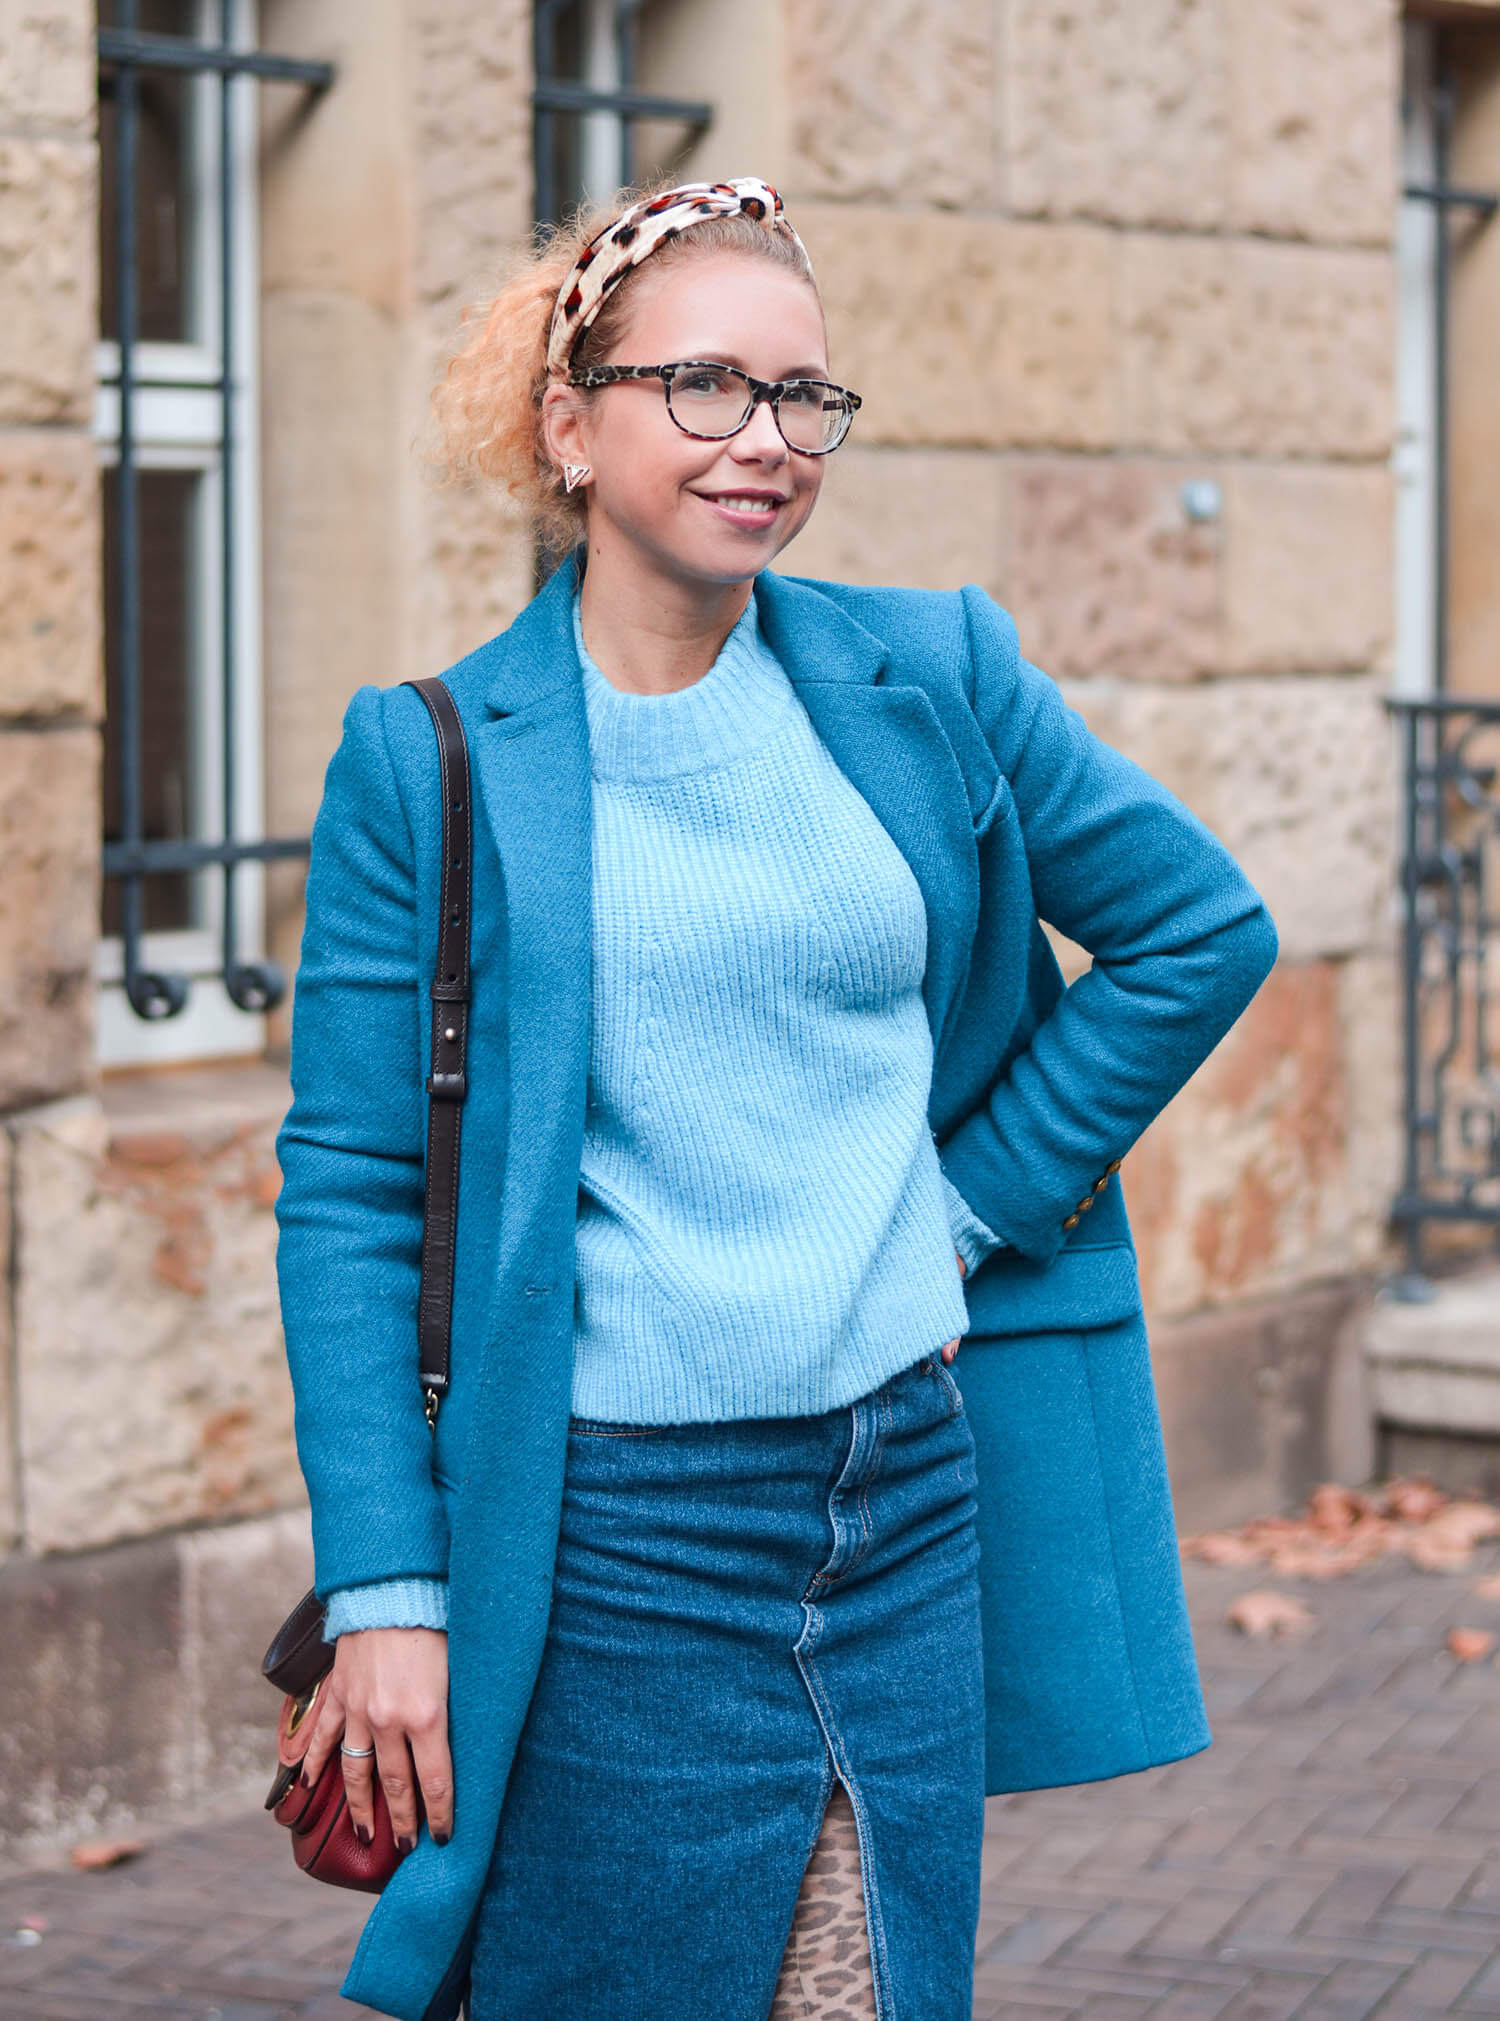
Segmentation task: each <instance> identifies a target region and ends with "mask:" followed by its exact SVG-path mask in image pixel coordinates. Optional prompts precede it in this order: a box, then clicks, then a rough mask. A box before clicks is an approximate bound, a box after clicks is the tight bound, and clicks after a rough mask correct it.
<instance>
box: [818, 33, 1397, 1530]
mask: <svg viewBox="0 0 1500 2021" xmlns="http://www.w3.org/2000/svg"><path fill="white" fill-rule="evenodd" d="M912 13H913V10H912V9H911V8H909V7H907V6H904V5H899V4H894V0H893V4H891V5H888V6H887V5H881V6H877V7H874V8H871V7H869V6H867V5H863V6H860V7H859V8H857V9H856V8H854V7H852V6H849V7H846V6H842V5H825V6H823V7H820V8H817V9H807V8H803V7H792V8H790V9H789V11H788V13H787V15H786V17H785V18H786V24H787V25H786V30H785V33H786V37H787V42H788V47H789V50H790V51H791V54H792V60H791V61H789V63H788V69H787V74H788V76H789V78H790V79H791V80H792V84H791V90H792V94H793V104H792V113H791V117H790V120H789V122H788V124H789V132H790V136H791V140H790V150H789V158H788V160H787V161H786V164H785V166H784V168H783V176H784V185H783V186H784V188H785V191H786V194H787V198H788V203H789V206H791V207H792V208H793V211H794V215H795V217H796V219H797V222H798V226H799V229H801V231H802V232H803V234H804V236H805V237H806V239H807V241H808V244H809V247H810V250H811V252H812V254H813V258H814V261H815V263H816V265H817V268H818V271H819V275H820V278H821V280H822V282H823V286H824V289H825V293H826V296H827V301H828V309H829V321H830V332H831V338H832V344H833V357H834V363H835V369H836V371H837V372H838V374H839V375H840V376H841V377H845V378H847V380H848V382H849V383H850V384H851V385H854V386H856V387H858V389H859V390H860V392H861V393H862V394H863V395H864V396H865V405H864V407H863V409H862V410H861V413H860V416H859V421H858V424H857V431H856V439H855V442H854V443H853V444H851V446H850V448H849V449H848V450H847V451H844V452H841V454H840V456H839V458H837V459H836V460H835V466H834V467H833V468H831V470H830V473H829V482H828V485H827V489H826V492H825V496H824V499H823V501H822V503H821V505H820V508H819V517H818V519H817V520H815V521H814V523H813V524H812V526H811V527H810V528H809V530H808V533H807V534H806V536H805V537H804V538H803V540H802V541H801V542H800V543H799V546H798V548H797V549H796V550H795V551H794V554H793V555H792V556H789V557H788V561H789V564H790V565H792V566H795V567H797V568H800V569H805V570H806V571H808V572H809V573H821V572H826V573H829V574H838V575H847V576H852V577H855V578H859V579H864V580H870V581H900V580H906V581H917V582H923V583H927V584H930V585H932V586H935V587H947V586H951V585H953V584H955V583H959V582H963V581H971V580H972V581H977V582H980V583H982V584H983V585H984V586H985V587H986V588H988V589H989V590H991V591H992V592H993V593H994V594H995V595H996V596H998V597H999V598H1000V599H1001V601H1002V602H1004V603H1006V604H1007V605H1008V606H1009V608H1010V609H1011V610H1012V612H1013V613H1014V615H1015V617H1016V619H1017V622H1018V624H1019V626H1020V632H1021V639H1022V644H1023V648H1024V649H1025V650H1026V651H1027V652H1028V654H1029V656H1030V657H1032V658H1033V659H1035V660H1036V661H1037V662H1038V663H1039V664H1040V665H1042V666H1044V667H1045V668H1046V669H1047V670H1048V671H1049V672H1050V673H1052V674H1053V675H1054V676H1056V677H1057V678H1058V679H1059V680H1061V681H1062V682H1063V684H1064V687H1065V690H1066V692H1067V695H1068V698H1069V700H1070V701H1071V702H1072V703H1073V704H1074V705H1075V706H1076V707H1078V708H1079V709H1080V710H1081V711H1082V712H1083V714H1084V716H1085V717H1086V719H1087V720H1088V721H1089V723H1090V724H1091V726H1092V727H1093V728H1095V729H1096V730H1097V731H1098V732H1099V733H1100V734H1101V735H1103V736H1104V737H1106V738H1107V739H1108V740H1109V741H1110V742H1111V743H1114V744H1116V745H1117V746H1119V748H1120V749H1122V750H1124V751H1125V752H1127V753H1128V754H1129V755H1130V756H1132V757H1134V758H1136V759H1137V760H1138V761H1139V762H1140V763H1141V764H1143V765H1144V766H1145V767H1146V768H1147V769H1148V770H1149V771H1151V772H1152V773H1154V774H1155V775H1156V776H1157V777H1158V778H1160V779H1161V780H1162V781H1163V782H1164V783H1165V784H1167V785H1168V786H1170V787H1171V788H1172V790H1173V791H1175V792H1177V793H1179V794H1181V795H1182V796H1183V797H1184V798H1185V799H1186V800H1187V801H1188V803H1189V804H1190V805H1191V806H1193V807H1194V808H1195V810H1196V811H1197V812H1198V813H1199V814H1201V815H1202V817H1203V818H1204V819H1205V820H1206V821H1207V822H1208V823H1209V825H1210V826H1211V827H1213V828H1214V829H1215V830H1216V832H1217V833H1218V834H1219V835H1220V836H1221V837H1222V838H1223V839H1224V841H1225V842H1226V843H1227V844H1228V845H1229V846H1230V847H1231V848H1232V849H1233V850H1234V851H1235V853H1236V855H1237V856H1238V857H1239V859H1240V860H1241V862H1242V863H1243V864H1244V866H1245V868H1246V870H1247V871H1248V873H1249V874H1250V876H1251V877H1252V878H1253V879H1254V881H1255V882H1256V884H1257V885H1258V886H1259V888H1260V889H1261V891H1262V892H1263V893H1264V895H1265V897H1266V899H1267V901H1268V903H1269V905H1270V907H1271V910H1272V912H1273V913H1274V915H1275V917H1276V920H1277V923H1278V925H1279V927H1280V930H1281V936H1282V958H1281V962H1280V965H1279V967H1278V969H1277V971H1276V974H1275V976H1274V977H1273V978H1272V980H1271V982H1270V983H1269V984H1268V985H1267V987H1266V989H1265V990H1264V991H1263V993H1262V994H1261V996H1260V998H1259V999H1258V1000H1257V1002H1256V1004H1255V1005H1254V1006H1253V1008H1252V1009H1251V1011H1250V1013H1249V1014H1248V1016H1247V1017H1246V1018H1245V1020H1244V1022H1243V1023H1242V1024H1241V1025H1240V1026H1239V1027H1238V1028H1237V1029H1236V1031H1235V1033H1234V1034H1233V1035H1232V1036H1231V1038H1230V1040H1229V1041H1228V1043H1227V1044H1226V1045H1225V1047H1224V1048H1223V1049H1222V1050H1221V1051H1220V1052H1219V1053H1218V1054H1217V1055H1216V1056H1215V1057H1214V1059H1213V1060H1212V1061H1211V1062H1210V1063H1209V1065H1208V1066H1207V1067H1206V1068H1205V1069H1204V1070H1203V1072H1202V1073H1200V1074H1199V1076H1198V1077H1197V1078H1196V1080H1195V1081H1194V1082H1193V1083H1192V1084H1191V1085H1190V1087H1189V1088H1188V1089H1187V1090H1186V1091H1185V1093H1184V1094H1183V1095H1182V1097H1181V1098H1180V1099H1179V1100H1178V1101H1177V1102H1176V1103H1174V1105H1173V1106H1172V1108H1171V1109H1170V1110H1169V1111H1168V1113H1167V1114H1166V1115H1165V1116H1164V1117H1163V1118H1162V1119H1161V1121H1160V1123H1159V1124H1158V1125H1157V1126H1156V1127H1155V1128H1154V1129H1153V1130H1152V1131H1151V1132H1150V1133H1149V1134H1148V1136H1147V1137H1146V1138H1145V1139H1144V1140H1143V1142H1142V1143H1141V1145H1140V1146H1139V1147H1138V1148H1137V1150H1136V1151H1135V1152H1134V1153H1133V1154H1132V1156H1131V1157H1130V1158H1129V1159H1128V1160H1127V1163H1126V1168H1125V1175H1124V1176H1125V1183H1126V1197H1127V1199H1128V1201H1129V1203H1130V1208H1131V1214H1132V1219H1133V1222H1134V1225H1135V1229H1136V1232H1137V1235H1138V1238H1139V1241H1140V1246H1141V1253H1142V1267H1143V1274H1144V1281H1145V1285H1146V1291H1147V1297H1148V1301H1149V1307H1150V1311H1151V1315H1152V1318H1153V1322H1154V1338H1155V1343H1156V1354H1157V1370H1158V1382H1159V1387H1160V1390H1161V1394H1162V1401H1163V1407H1164V1411H1165V1414H1166V1418H1167V1423H1168V1433H1169V1444H1170V1448H1171V1458H1172V1462H1173V1474H1174V1480H1175V1481H1176V1483H1177V1489H1178V1495H1179V1500H1180V1502H1181V1504H1182V1507H1183V1509H1184V1512H1185V1514H1187V1515H1188V1517H1189V1518H1190V1519H1196V1518H1197V1517H1198V1516H1200V1515H1208V1514H1212V1515H1213V1516H1214V1517H1215V1518H1218V1517H1220V1516H1224V1515H1230V1514H1236V1513H1241V1514H1242V1513H1248V1512H1249V1511H1250V1510H1251V1509H1252V1508H1263V1507H1266V1506H1271V1505H1275V1504H1277V1503H1279V1502H1280V1501H1282V1500H1283V1499H1284V1498H1285V1497H1286V1496H1287V1495H1288V1494H1291V1493H1295V1492H1297V1491H1298V1490H1300V1488H1301V1487H1302V1486H1304V1485H1305V1484H1306V1482H1307V1481H1308V1479H1309V1478H1311V1477H1313V1476H1315V1475H1316V1474H1317V1473H1319V1472H1321V1471H1324V1470H1326V1469H1328V1468H1330V1467H1331V1466H1332V1465H1333V1463H1334V1461H1335V1460H1339V1461H1342V1462H1344V1463H1345V1464H1347V1465H1352V1466H1354V1467H1356V1468H1357V1467H1358V1464H1359V1462H1360V1459H1361V1457H1362V1456H1364V1457H1366V1458H1367V1456H1368V1447H1367V1444H1362V1438H1363V1426H1364V1416H1365V1414H1364V1411H1363V1408H1362V1404H1361V1399H1360V1396H1359V1389H1358V1380H1357V1371H1355V1372H1354V1373H1352V1374H1351V1357H1350V1354H1349V1352H1348V1350H1347V1347H1346V1345H1345V1344H1344V1343H1345V1341H1346V1337H1347V1330H1346V1326H1345V1321H1346V1318H1347V1316H1348V1314H1349V1312H1350V1311H1351V1309H1352V1308H1353V1307H1354V1305H1355V1303H1356V1301H1357V1298H1358V1296H1359V1292H1360V1287H1361V1286H1363V1285H1364V1284H1365V1283H1367V1282H1368V1280H1369V1278H1370V1275H1371V1273H1372V1272H1373V1271H1374V1269H1375V1268H1376V1266H1377V1265H1378V1263H1379V1262H1380V1259H1381V1255H1382V1243H1383V1233H1384V1222H1385V1215H1386V1209H1387V1204H1388V1201H1389V1197H1390V1193H1391V1190H1392V1185H1393V1181H1394V1176H1395V1172H1396V1153H1397V1144H1396V1132H1395V1121H1396V1114H1397V1100H1398V1082H1397V1076H1396V1003H1395V984H1394V972H1393V960H1392V916H1391V914H1392V892H1393V889H1394V870H1395V846H1396V835H1397V815H1396V803H1395V778H1394V764H1393V749H1392V740H1391V735H1390V731H1389V728H1388V725H1387V722H1386V719H1385V716H1384V713H1383V710H1382V707H1381V698H1382V696H1383V694H1384V693H1385V691H1386V688H1387V685H1388V680H1389V674H1390V663H1389V653H1390V640H1391V630H1392V582H1391V564H1392V554H1391V544H1392V513H1393V506H1392V499H1391V493H1390V479H1389V472H1388V458H1389V454H1390V450H1391V441H1392V428H1393V417H1394V390H1393V363H1394V329H1393V265H1392V259H1391V248H1392V240H1393V228H1394V198H1395V188H1396V165H1395V158H1394V144H1395V138H1396V107H1397V104H1398V78H1399V68H1398V66H1399V22H1398V19H1397V16H1396V12H1395V10H1394V8H1393V7H1392V6H1391V5H1389V4H1387V0H1337V4H1335V5H1332V6H1327V7H1320V8H1315V9H1314V8H1309V7H1307V6H1306V5H1304V4H1302V0H1259V4H1256V5H1254V6H1251V5H1249V4H1245V0H1128V4H1126V0H1118V4H1112V0H1096V4H1092V5H1090V6H1089V7H1087V8H1082V7H1078V6H1075V5H1065V4H1061V0H1002V4H1000V5H999V6H997V7H996V8H994V9H993V10H978V9H975V8H972V7H969V6H966V5H963V4H961V0H951V4H947V5H941V4H939V5H933V6H924V7H923V8H922V10H921V14H922V21H923V30H924V32H923V33H922V34H920V35H918V34H915V33H913V32H912V31H913V22H912V19H911V17H912ZM876 106H879V107H880V108H881V112H880V116H879V118H878V119H877V118H875V117H873V116H872V114H873V108H875V107H876ZM1188 483H1193V484H1194V485H1196V486H1198V487H1200V488H1201V487H1202V486H1204V485H1205V484H1207V485H1211V486H1212V487H1214V491H1215V493H1216V495H1217V497H1218V499H1219V500H1220V501H1221V503H1220V509H1219V510H1218V512H1217V514H1216V515H1215V516H1214V517H1212V518H1210V519H1207V520H1202V519H1195V518H1193V517H1192V516H1191V515H1190V514H1189V513H1188V512H1187V511H1186V510H1185V509H1184V486H1185V485H1186V484H1188ZM1076 958H1077V957H1076V954H1075V959H1076ZM1309 1298H1311V1301H1312V1302H1311V1303H1310V1304H1309V1302H1308V1301H1309ZM1205 1326H1206V1327H1207V1328H1208V1334H1207V1335H1205V1332H1204V1328H1205ZM1210 1341H1211V1346H1210V1344H1209V1343H1210ZM1291 1341H1295V1348H1293V1347H1292V1346H1289V1345H1288V1343H1289V1342H1291ZM1289 1358H1290V1359H1289ZM1355 1359H1356V1360H1357V1357H1356V1358H1355ZM1293 1363H1295V1370H1293V1368H1292V1364H1293Z"/></svg>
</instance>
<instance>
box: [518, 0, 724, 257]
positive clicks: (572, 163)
mask: <svg viewBox="0 0 1500 2021" xmlns="http://www.w3.org/2000/svg"><path fill="white" fill-rule="evenodd" d="M639 4H640V0H536V5H535V7H534V8H533V10H532V23H533V33H532V46H533V59H534V64H535V76H536V82H535V86H534V88H533V91H532V95H531V106H532V157H533V163H534V174H535V191H534V199H533V207H534V212H535V216H536V219H537V222H538V223H539V224H549V225H550V224H558V223H560V222H561V220H562V217H563V215H564V213H565V212H566V211H568V210H569V209H571V208H572V207H573V206H575V205H577V204H578V203H580V202H581V201H582V200H583V198H584V196H585V194H587V193H588V192H586V191H585V187H584V184H585V180H586V178H585V176H584V174H583V172H582V167H581V149H580V147H579V145H578V139H579V135H580V133H581V130H582V122H583V120H584V119H586V118H590V117H594V118H597V117H598V116H600V115H603V116H605V117H606V118H609V119H610V120H612V121H613V122H614V124H615V141H616V146H615V151H614V152H615V159H614V161H613V162H612V164H611V175H610V180H611V181H612V182H614V183H616V184H623V183H628V182H631V181H632V180H633V179H634V177H635V174H636V163H635V161H634V159H633V150H632V147H631V133H632V130H633V128H634V126H635V124H636V123H637V122H638V121H641V120H664V121H672V122H675V123H678V124H680V125H681V126H682V127H683V128H684V132H685V138H686V139H687V140H693V139H696V138H697V137H698V135H699V134H701V133H704V132H706V130H707V128H708V126H709V123H710V121H711V120H712V118H713V107H712V106H711V105H709V104H707V103H706V102H704V101H701V100H698V99H688V98H668V97H662V96H660V95H659V94H655V93H651V92H643V91H637V90H636V89H635V84H634V80H635V68H636V62H635V17H636V14H637V12H638V10H639ZM601 7H602V8H603V10H604V12H605V13H606V14H607V16H608V20H607V30H606V31H605V32H607V34H608V37H609V40H610V43H611V47H610V48H609V49H608V50H607V51H606V52H603V53H604V54H605V55H606V56H607V57H608V61H607V62H606V63H604V64H602V65H600V64H599V63H598V62H597V58H598V56H599V55H600V53H601V52H600V51H598V50H597V49H595V48H592V47H591V42H592V41H593V40H594V39H595V38H596V37H597V36H598V35H599V33H600V32H601V30H600V21H601ZM601 68H602V69H604V70H606V71H607V72H608V73H609V76H610V83H609V84H608V85H607V86H603V87H601V86H599V85H597V84H596V83H594V82H591V78H590V73H593V74H594V75H597V73H598V71H599V70H600V69H601ZM592 194H593V195H594V196H596V197H603V196H605V195H607V194H608V192H607V191H604V190H594V191H593V192H592Z"/></svg>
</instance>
